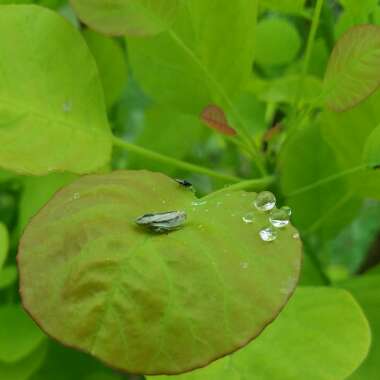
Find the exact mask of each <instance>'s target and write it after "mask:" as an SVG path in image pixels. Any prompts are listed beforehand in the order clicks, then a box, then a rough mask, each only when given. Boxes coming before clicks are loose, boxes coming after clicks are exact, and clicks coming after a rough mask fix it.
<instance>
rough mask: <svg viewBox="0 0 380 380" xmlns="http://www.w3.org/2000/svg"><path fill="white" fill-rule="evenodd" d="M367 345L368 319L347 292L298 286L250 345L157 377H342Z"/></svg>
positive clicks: (199, 379)
mask: <svg viewBox="0 0 380 380" xmlns="http://www.w3.org/2000/svg"><path fill="white" fill-rule="evenodd" d="M342 316H344V323H342ZM369 345H370V330H369V327H368V322H367V320H366V318H365V316H364V314H363V312H362V310H361V309H360V307H359V305H358V304H357V303H356V301H355V300H354V299H353V297H352V296H351V295H350V294H349V293H348V292H346V291H342V290H340V289H332V288H330V289H329V288H298V289H297V291H296V293H295V295H294V296H293V298H292V299H291V300H290V301H289V304H288V305H287V306H286V308H285V310H284V311H283V312H282V313H281V314H280V316H279V317H278V318H277V319H276V320H275V321H274V322H273V324H272V325H270V326H269V327H268V328H267V330H266V331H264V333H263V334H262V335H261V336H260V337H259V338H258V339H257V340H255V341H254V342H252V343H250V344H249V345H248V346H247V347H245V348H243V349H242V350H240V351H238V352H237V353H236V354H233V355H231V356H229V357H226V358H224V359H221V360H218V361H216V362H215V363H213V364H211V365H210V366H208V367H206V368H204V369H200V370H196V371H194V372H190V373H188V374H184V375H180V376H174V377H170V378H169V377H166V376H165V377H159V379H160V380H162V379H168V380H169V379H171V378H172V379H173V380H204V379H207V380H246V379H257V380H268V379H270V380H295V379H297V380H298V379H313V380H327V379H328V380H344V379H346V377H347V376H348V375H350V374H351V373H352V371H353V370H355V369H356V368H357V367H358V365H359V364H360V363H361V362H362V361H363V359H364V358H365V356H366V355H367V352H368V348H369ZM149 379H151V380H152V379H153V378H149Z"/></svg>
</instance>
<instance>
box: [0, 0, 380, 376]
mask: <svg viewBox="0 0 380 380" xmlns="http://www.w3.org/2000/svg"><path fill="white" fill-rule="evenodd" d="M15 3H19V4H21V3H23V4H25V3H28V4H31V3H34V4H38V5H41V6H44V7H49V8H51V9H54V10H56V11H57V12H59V13H60V14H62V15H63V16H64V17H66V18H67V19H68V20H69V22H71V23H72V24H73V25H74V26H75V27H76V28H79V29H80V30H81V31H82V34H83V37H84V39H85V41H86V43H87V44H88V47H89V48H90V50H91V52H92V54H93V56H94V58H95V60H96V62H97V65H98V69H99V73H100V76H101V80H102V85H103V89H104V93H105V99H106V105H107V110H108V119H109V122H110V125H111V128H112V130H113V132H114V134H116V135H117V136H120V137H122V138H124V139H126V140H128V141H131V142H134V143H136V144H137V145H139V146H143V147H146V148H148V149H152V150H154V151H157V152H160V153H163V154H166V155H169V156H171V157H174V158H178V159H181V160H185V161H188V162H191V163H195V164H199V165H204V166H207V167H210V168H213V169H215V170H219V171H221V172H224V173H227V174H231V175H237V176H240V177H242V178H254V177H255V176H257V175H258V170H257V167H256V166H255V164H254V163H252V162H251V160H250V158H249V157H248V156H247V155H246V154H245V152H244V151H242V150H240V149H239V148H238V147H237V146H236V145H234V144H232V143H231V142H230V141H229V140H228V139H225V138H224V137H223V136H221V135H218V134H216V133H214V132H213V131H212V130H210V129H208V128H207V127H205V126H204V125H203V124H202V123H201V121H200V119H199V118H198V117H196V116H194V114H191V113H187V112H186V110H184V109H183V108H182V109H181V107H179V108H178V107H177V108H173V107H170V106H168V105H167V104H165V105H161V104H160V102H159V101H157V99H152V98H150V97H149V96H148V95H147V94H146V93H145V92H144V91H143V90H142V86H141V83H140V82H139V80H138V77H141V76H142V75H148V74H147V73H146V71H150V70H153V71H152V72H151V74H150V75H159V74H157V73H156V72H154V69H152V68H151V66H150V61H149V60H146V61H145V62H144V63H142V62H138V59H137V58H136V57H134V56H133V54H132V56H131V53H134V51H135V46H134V45H135V44H136V42H135V41H134V39H131V40H129V38H126V39H124V38H110V37H105V36H102V35H100V34H98V33H96V32H94V31H90V30H89V29H87V28H86V27H85V26H84V25H82V24H81V23H80V22H79V21H78V19H77V18H76V16H75V14H74V12H73V10H72V8H71V7H70V5H69V4H68V3H67V2H66V1H65V0H35V1H33V0H17V1H16V0H0V4H15ZM260 4H261V5H260V12H259V23H258V28H257V41H256V49H255V63H254V65H253V66H252V73H251V77H250V79H249V81H248V82H247V83H244V86H243V87H244V91H242V92H241V93H240V95H239V96H238V97H235V98H234V105H235V106H236V108H237V109H238V110H239V111H240V114H241V115H242V117H243V119H244V121H245V122H246V125H248V126H249V128H250V130H249V132H250V134H252V135H253V136H254V138H255V140H256V142H257V143H258V144H259V146H260V148H261V149H262V151H263V152H265V155H266V157H267V160H268V162H269V166H270V168H271V171H272V172H275V173H277V174H278V175H279V176H278V178H279V180H278V181H276V183H275V184H274V185H273V188H272V189H271V190H273V191H274V192H275V193H276V194H277V195H278V197H279V198H282V199H281V202H282V203H284V202H286V203H287V204H289V206H291V207H292V209H293V210H294V213H293V216H292V218H293V223H294V224H295V226H296V227H297V228H298V229H299V230H300V232H301V235H302V239H303V240H304V242H305V260H304V269H303V275H302V279H301V284H302V285H334V286H338V287H342V288H345V289H348V290H350V291H351V292H352V293H353V294H354V296H355V297H356V298H357V300H358V301H359V303H360V304H361V305H362V307H363V308H364V310H365V312H366V315H367V317H368V319H369V322H370V324H371V328H372V333H373V345H372V350H371V353H370V355H369V357H368V359H367V360H366V362H365V363H364V364H363V366H362V367H361V368H360V369H359V370H358V371H357V372H356V373H355V374H354V375H353V376H352V377H350V379H351V380H356V379H358V380H360V379H362V380H377V379H378V378H379V377H378V376H379V375H378V374H379V373H380V347H379V343H378V342H379V341H380V325H379V321H380V297H379V290H380V269H379V266H378V263H379V262H380V234H379V232H380V176H379V175H378V173H372V174H371V175H363V176H362V175H360V174H357V173H356V174H352V175H351V176H348V177H345V178H339V179H337V180H335V181H332V182H329V183H327V184H324V185H322V186H319V187H317V188H314V189H313V190H311V191H308V192H304V193H301V194H296V192H295V191H296V190H297V189H299V188H302V187H303V186H305V185H307V184H310V183H313V182H316V181H318V180H320V179H323V178H325V177H328V176H330V175H334V174H335V173H339V172H341V171H343V170H346V169H350V168H352V167H354V166H355V165H358V163H360V162H361V156H362V150H363V146H364V143H365V141H366V139H367V137H368V135H369V134H370V133H371V132H372V130H373V129H374V128H375V127H376V126H377V125H378V124H379V122H380V93H379V92H378V93H375V94H374V95H372V96H371V97H370V98H368V99H367V100H366V101H365V102H363V103H362V104H360V105H359V106H358V107H356V108H354V109H352V110H350V111H347V112H344V113H340V114H337V113H333V112H330V111H323V112H318V113H316V114H315V115H313V118H312V119H310V120H308V124H307V125H305V126H304V127H303V128H302V129H301V130H300V131H298V132H297V134H296V135H295V136H293V138H292V139H290V141H289V142H288V143H286V144H284V139H285V136H286V132H285V131H284V129H283V128H282V127H281V126H282V123H286V122H287V120H288V119H289V117H290V115H291V113H292V104H293V103H294V101H295V99H296V98H297V91H298V89H297V87H298V81H299V75H300V72H301V69H302V57H303V56H304V53H305V47H306V42H307V35H308V32H309V29H310V24H311V18H312V10H313V7H314V5H315V2H314V1H306V0H286V1H285V0H283V1H278V0H262V1H261V3H260ZM362 23H373V24H378V25H380V5H379V4H378V1H377V0H361V1H357V0H340V1H336V0H329V1H328V0H326V1H325V3H324V7H323V10H322V16H321V22H320V25H319V28H318V31H317V37H316V41H315V45H314V48H313V51H312V55H311V61H310V70H309V74H308V76H307V77H306V79H305V82H304V86H303V89H304V91H303V94H302V102H303V104H304V105H305V106H307V104H308V103H310V102H311V101H312V99H314V98H315V97H316V96H318V94H319V93H320V91H321V86H322V80H323V76H324V73H325V69H326V64H327V60H328V57H329V55H330V52H331V50H332V48H333V46H334V44H335V41H336V40H337V38H338V37H339V36H341V35H342V33H343V32H344V31H346V30H347V29H348V28H350V27H351V26H353V25H357V24H362ZM47 37H48V36H47ZM218 43H219V42H218ZM221 45H223V42H221ZM130 48H131V49H130ZM222 49H223V47H222ZM226 54H228V52H227V53H226ZM0 60H1V52H0ZM134 61H137V62H138V63H139V65H137V66H136V64H135V65H133V62H134ZM252 61H253V57H252ZM136 70H137V71H139V72H138V75H136ZM144 71H145V72H144ZM194 91H195V90H194ZM197 91H200V93H202V89H197ZM162 92H163V96H164V97H165V89H164V88H163V89H162ZM194 94H196V92H194V93H193V94H189V95H188V96H189V97H191V96H196V95H194ZM177 101H178V102H181V101H182V99H177ZM197 101H198V99H194V102H197ZM229 117H230V119H231V120H233V115H229ZM350 126H352V127H350ZM111 167H112V169H142V168H144V169H150V170H153V171H161V172H164V173H166V174H168V175H170V176H173V177H178V178H186V179H187V180H189V181H190V182H192V183H193V184H194V186H195V188H196V190H197V194H198V195H203V194H206V193H209V192H211V191H213V190H215V189H218V188H220V187H222V186H224V185H225V183H223V182H222V181H220V180H215V179H211V178H210V177H208V176H204V175H200V174H192V173H189V172H186V171H182V170H178V169H176V168H173V167H172V166H169V165H163V164H161V163H157V162H154V161H149V160H147V159H146V158H144V157H141V156H138V155H136V154H133V153H130V152H128V151H126V150H122V149H119V148H115V149H114V151H113V156H112V163H111ZM109 169H110V168H104V170H105V171H107V170H109ZM74 178H76V177H75V176H74V175H72V174H65V173H64V174H51V175H48V176H46V177H26V176H18V175H15V174H13V173H10V172H6V171H0V378H1V379H4V380H26V379H30V380H60V379H74V380H82V379H83V380H112V379H122V378H124V379H126V378H128V377H127V376H122V375H121V374H118V373H115V372H112V371H111V370H109V369H107V368H105V367H104V366H103V365H101V364H100V363H98V362H97V361H96V360H94V359H92V358H90V357H88V356H87V355H84V354H81V353H78V352H75V351H72V350H70V349H68V348H65V347H62V346H60V345H58V344H56V343H55V342H53V341H52V340H50V339H49V338H47V337H45V336H44V335H42V333H41V332H40V331H39V330H38V329H37V328H36V327H35V326H34V325H33V322H31V321H30V320H29V319H28V318H26V316H25V313H24V312H23V311H22V309H21V308H20V306H19V295H18V285H17V270H16V259H15V257H16V252H17V246H18V243H19V239H20V235H21V233H22V230H23V228H24V227H25V225H26V224H27V223H28V221H29V220H30V218H31V217H32V216H33V215H34V214H35V213H36V212H37V211H38V209H39V208H40V207H42V206H43V205H44V204H45V203H46V201H47V200H48V199H49V198H50V197H51V196H52V194H54V193H55V192H56V191H57V190H58V189H59V188H60V187H62V186H63V185H65V184H67V183H69V182H70V181H72V180H73V179H74ZM292 193H294V194H293V195H292ZM9 321H10V323H7V322H9ZM129 378H130V379H132V378H134V379H137V378H138V377H133V376H131V377H129Z"/></svg>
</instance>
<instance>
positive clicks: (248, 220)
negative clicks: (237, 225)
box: [242, 212, 255, 224]
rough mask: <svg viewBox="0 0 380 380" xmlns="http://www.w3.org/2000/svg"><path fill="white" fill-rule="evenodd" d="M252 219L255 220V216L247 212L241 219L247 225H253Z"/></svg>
mask: <svg viewBox="0 0 380 380" xmlns="http://www.w3.org/2000/svg"><path fill="white" fill-rule="evenodd" d="M254 218H255V214H254V213H253V212H248V213H246V214H245V215H243V217H242V219H243V222H244V223H247V224H250V223H253V220H254Z"/></svg>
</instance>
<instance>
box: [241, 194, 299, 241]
mask: <svg viewBox="0 0 380 380" xmlns="http://www.w3.org/2000/svg"><path fill="white" fill-rule="evenodd" d="M253 204H254V206H255V207H256V209H257V210H259V211H262V212H265V213H268V220H269V224H268V226H266V227H264V228H262V229H261V230H260V231H259V235H260V238H261V239H262V240H263V241H268V242H269V241H274V240H276V239H277V236H278V229H279V228H284V227H286V226H287V225H288V224H289V219H290V215H291V214H292V210H291V209H290V207H288V206H283V207H281V208H276V197H275V196H274V194H272V193H271V192H270V191H262V192H261V193H259V194H258V195H257V197H256V199H255V201H254V203H253ZM253 220H254V213H253V212H249V213H248V214H246V215H244V216H243V221H244V222H245V223H253Z"/></svg>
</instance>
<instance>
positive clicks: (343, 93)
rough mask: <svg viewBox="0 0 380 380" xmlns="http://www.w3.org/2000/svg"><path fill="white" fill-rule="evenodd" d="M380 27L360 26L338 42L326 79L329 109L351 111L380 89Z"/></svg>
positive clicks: (345, 34)
mask: <svg viewBox="0 0 380 380" xmlns="http://www.w3.org/2000/svg"><path fill="white" fill-rule="evenodd" d="M379 66H380V27H379V26H376V25H359V26H355V27H353V28H351V29H349V30H348V31H347V32H346V33H344V35H343V36H342V37H341V38H340V39H339V41H338V42H337V44H336V45H335V47H334V50H333V52H332V53H331V56H330V60H329V63H328V66H327V70H326V75H325V92H326V96H325V101H326V105H327V107H328V108H330V109H331V110H333V111H336V112H341V111H345V110H347V109H349V108H352V107H354V106H355V105H357V104H358V103H360V102H361V101H363V100H364V99H366V98H367V97H368V96H369V95H371V94H372V93H373V92H374V91H375V90H376V89H377V88H378V87H379V85H380V71H379Z"/></svg>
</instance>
